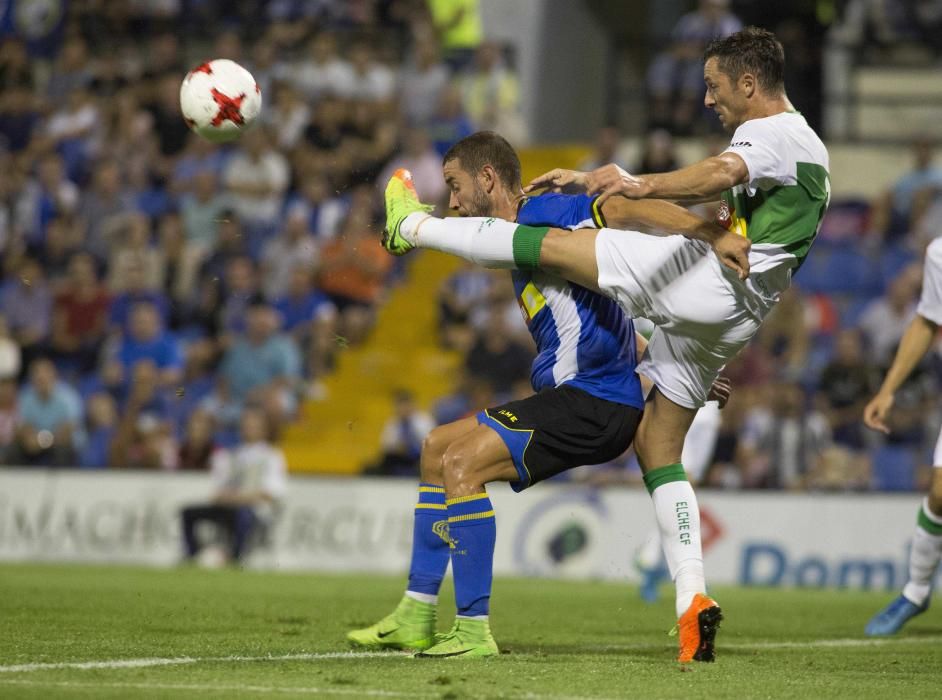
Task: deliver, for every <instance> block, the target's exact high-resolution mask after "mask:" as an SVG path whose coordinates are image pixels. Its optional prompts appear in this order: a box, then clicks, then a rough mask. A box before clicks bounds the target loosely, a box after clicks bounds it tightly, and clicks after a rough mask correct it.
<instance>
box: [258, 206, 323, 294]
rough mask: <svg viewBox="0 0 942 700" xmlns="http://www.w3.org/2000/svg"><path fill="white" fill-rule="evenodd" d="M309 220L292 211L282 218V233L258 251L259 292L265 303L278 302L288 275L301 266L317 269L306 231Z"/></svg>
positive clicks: (311, 238) (311, 240)
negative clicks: (261, 289)
mask: <svg viewBox="0 0 942 700" xmlns="http://www.w3.org/2000/svg"><path fill="white" fill-rule="evenodd" d="M309 223H310V217H309V216H307V214H306V212H305V211H303V209H299V208H295V209H293V210H291V211H289V213H288V216H287V217H285V224H284V230H283V231H282V232H281V233H280V234H279V235H277V236H275V237H274V238H272V239H271V240H270V241H269V242H268V243H267V244H265V248H264V249H263V250H262V269H261V274H262V279H263V280H265V282H264V285H263V290H264V293H265V298H266V299H268V300H269V301H275V300H276V299H280V298H281V297H283V296H284V295H285V294H287V292H288V285H289V284H290V282H291V274H292V271H293V270H294V269H295V268H296V267H298V266H301V265H303V266H305V267H307V268H308V270H310V271H311V272H313V271H315V270H316V269H317V263H318V260H319V258H320V250H319V245H318V242H317V239H316V238H315V237H314V236H313V235H311V232H310V230H309V229H308V224H309Z"/></svg>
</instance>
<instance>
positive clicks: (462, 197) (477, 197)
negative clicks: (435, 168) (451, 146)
mask: <svg viewBox="0 0 942 700" xmlns="http://www.w3.org/2000/svg"><path fill="white" fill-rule="evenodd" d="M442 175H444V177H445V184H446V185H448V208H449V209H452V210H453V211H456V212H458V215H459V216H490V214H491V203H490V200H489V199H488V196H487V193H486V192H485V191H484V189H483V188H482V187H481V185H480V183H479V182H478V181H477V178H475V177H474V175H472V174H471V173H469V172H468V171H467V170H464V169H463V168H462V167H461V163H460V162H459V161H458V159H453V160H450V161H448V162H447V163H445V165H444V167H443V168H442Z"/></svg>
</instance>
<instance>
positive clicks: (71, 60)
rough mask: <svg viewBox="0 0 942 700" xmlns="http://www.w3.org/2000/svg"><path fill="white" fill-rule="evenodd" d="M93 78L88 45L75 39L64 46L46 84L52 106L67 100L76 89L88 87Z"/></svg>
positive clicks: (79, 39) (80, 39)
mask: <svg viewBox="0 0 942 700" xmlns="http://www.w3.org/2000/svg"><path fill="white" fill-rule="evenodd" d="M92 77H93V73H92V68H91V61H90V60H89V57H88V45H87V44H86V43H85V41H84V40H83V39H82V38H80V37H73V38H71V39H69V40H67V41H66V42H65V43H64V44H63V45H62V50H61V51H60V52H59V58H58V60H57V61H56V63H55V65H54V66H53V70H52V75H51V76H50V77H49V82H48V83H47V84H46V96H47V97H48V98H49V101H50V102H51V103H52V104H56V103H57V102H61V101H63V100H65V98H66V96H67V95H68V94H69V93H70V92H72V91H73V90H74V89H76V88H80V87H86V86H87V85H88V84H89V83H91V80H92Z"/></svg>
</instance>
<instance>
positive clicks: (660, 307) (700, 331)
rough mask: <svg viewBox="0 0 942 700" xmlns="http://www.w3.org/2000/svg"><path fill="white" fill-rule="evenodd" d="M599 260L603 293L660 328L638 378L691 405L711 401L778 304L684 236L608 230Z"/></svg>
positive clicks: (599, 244) (601, 237) (598, 246)
mask: <svg viewBox="0 0 942 700" xmlns="http://www.w3.org/2000/svg"><path fill="white" fill-rule="evenodd" d="M595 255H596V260H597V262H598V267H599V282H598V284H599V289H600V290H601V291H602V293H603V294H605V295H606V296H609V297H611V298H612V299H614V300H615V301H617V302H618V303H619V305H620V306H621V307H622V308H623V309H624V310H625V312H626V313H628V314H629V315H630V316H632V317H634V316H643V317H644V318H647V319H650V320H651V321H652V322H653V323H654V324H655V325H656V326H657V328H656V329H655V331H654V334H653V335H652V336H651V339H650V340H649V341H648V349H647V352H646V353H645V356H644V358H643V359H642V361H641V362H640V364H639V365H638V373H639V374H643V375H645V376H647V377H648V378H649V379H651V381H653V382H654V384H655V386H657V388H658V390H660V391H661V393H663V394H664V395H665V396H666V397H667V398H669V399H670V400H671V401H673V402H674V403H677V404H679V405H681V406H685V407H687V408H699V407H700V406H702V405H703V404H704V402H705V401H706V398H707V395H708V393H709V391H710V387H711V386H712V384H713V382H714V380H715V379H716V377H717V375H718V374H719V372H720V370H722V369H723V367H724V366H725V365H726V363H727V362H728V361H729V360H730V359H732V358H733V357H734V356H735V355H736V353H738V352H739V351H740V350H741V349H742V348H743V346H744V345H745V344H746V343H747V342H749V340H750V339H751V338H752V336H753V335H755V333H756V331H757V330H758V329H759V325H760V324H761V323H762V319H763V318H765V316H766V315H767V314H768V312H769V311H771V309H772V307H773V306H774V305H775V302H776V301H777V300H778V296H777V295H769V296H764V295H762V294H760V293H759V292H758V291H757V290H756V289H755V288H754V287H753V285H754V282H753V281H750V283H749V284H747V283H744V282H742V281H740V280H739V279H738V278H737V277H736V274H735V273H734V272H732V271H731V270H729V269H728V268H726V267H724V266H723V265H722V264H721V263H720V261H719V260H718V259H717V257H716V256H715V255H714V254H713V253H712V251H711V250H710V246H709V245H708V244H707V243H703V242H702V241H693V240H690V239H687V238H684V237H683V236H653V235H648V234H645V233H639V232H637V231H619V230H616V229H607V228H603V229H600V230H599V233H598V236H597V237H596V241H595ZM757 284H761V281H760V282H758V283H757Z"/></svg>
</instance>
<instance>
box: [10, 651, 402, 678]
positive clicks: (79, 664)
mask: <svg viewBox="0 0 942 700" xmlns="http://www.w3.org/2000/svg"><path fill="white" fill-rule="evenodd" d="M403 656H404V654H401V653H396V652H388V651H368V652H360V653H357V652H352V651H337V652H325V653H322V654H282V655H280V656H200V657H192V656H177V657H170V658H165V659H162V658H150V659H111V660H108V661H62V662H56V663H32V664H17V665H15V666H0V673H23V672H27V671H54V670H57V669H77V670H80V671H86V670H91V669H109V668H148V667H150V666H181V665H185V664H198V663H214V662H222V663H226V662H232V661H319V660H321V659H362V658H364V657H389V658H402V657H403Z"/></svg>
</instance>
